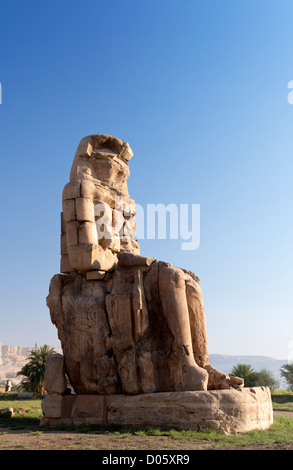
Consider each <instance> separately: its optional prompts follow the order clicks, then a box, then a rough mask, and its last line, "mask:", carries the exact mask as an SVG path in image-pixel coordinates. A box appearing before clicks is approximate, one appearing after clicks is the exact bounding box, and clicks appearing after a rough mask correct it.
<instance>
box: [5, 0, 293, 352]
mask: <svg viewBox="0 0 293 470" xmlns="http://www.w3.org/2000/svg"><path fill="white" fill-rule="evenodd" d="M292 18H293V3H292V1H291V0H282V2H280V1H277V0H275V1H272V0H246V1H237V2H236V1H235V0H222V1H221V2H219V1H217V0H214V1H203V0H201V1H199V0H192V1H191V0H184V1H182V0H180V1H179V0H178V1H174V0H156V1H154V0H148V1H147V2H140V1H137V0H136V1H134V0H125V1H120V0H119V1H118V0H116V1H113V0H107V1H97V0H96V1H89V0H84V1H83V2H80V1H74V0H71V1H67V0H63V1H62V2H60V1H58V2H57V1H56V0H52V1H50V2H40V1H36V0H31V1H29V2H24V1H20V0H19V1H15V0H9V1H7V0H6V1H5V0H4V1H2V2H1V13H0V23H1V24H0V82H1V84H2V104H1V105H0V136H1V138H0V152H1V176H2V177H1V210H2V216H1V225H2V228H1V232H0V242H1V263H0V269H1V303H0V309H1V322H0V342H1V343H2V344H11V345H23V346H31V345H34V343H35V342H37V343H38V344H39V345H42V344H44V343H47V344H50V345H55V346H58V345H59V342H58V339H57V332H56V329H55V327H54V326H53V325H52V324H51V321H50V316H49V311H48V309H47V307H46V296H47V294H48V287H49V282H50V278H51V277H52V276H53V275H54V274H55V273H58V272H59V259H60V258H59V233H60V223H59V221H60V211H61V195H62V190H63V187H64V185H65V184H66V183H67V182H68V181H69V172H70V167H71V163H72V160H73V156H74V153H75V150H76V147H77V145H78V143H79V141H80V139H81V138H83V137H84V136H86V135H88V134H91V133H107V134H111V135H115V136H117V137H119V138H122V139H125V140H126V141H128V142H129V144H130V146H131V147H132V149H133V152H134V158H133V159H132V160H131V162H130V171H131V176H130V179H129V191H130V194H131V197H133V198H134V199H135V200H136V201H137V202H138V203H140V204H141V205H146V204H148V203H163V204H169V203H175V204H200V207H201V243H200V247H199V249H197V250H195V251H182V250H181V247H180V241H178V240H171V241H168V240H167V241H162V240H149V241H148V240H142V241H141V252H142V254H144V255H148V256H154V257H156V258H158V259H161V260H165V261H169V262H171V263H172V264H174V265H176V266H180V267H183V268H187V269H190V270H192V271H194V272H195V273H196V274H197V275H198V276H199V278H200V279H201V285H202V289H203V294H204V302H205V309H206V320H207V328H208V343H209V350H210V353H219V354H257V355H268V356H271V357H275V358H279V359H287V357H288V354H290V346H289V345H290V341H292V340H293V315H292V314H293V312H292V300H293V289H292V284H293V276H292V265H293V256H292V240H293V237H292V235H293V223H292V212H293V211H292V209H293V207H292V200H293V199H292V196H293V190H292V172H293V158H292V151H293V106H292V105H290V104H289V103H288V100H287V96H288V93H289V90H288V88H287V85H288V82H289V81H290V80H293V46H292V45H293V27H292V25H293V23H292V21H293V20H292ZM291 354H292V351H291Z"/></svg>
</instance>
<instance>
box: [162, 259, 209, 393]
mask: <svg viewBox="0 0 293 470" xmlns="http://www.w3.org/2000/svg"><path fill="white" fill-rule="evenodd" d="M186 279H187V275H186V274H185V273H184V272H183V271H182V270H181V269H179V268H174V267H173V266H170V265H168V264H167V263H160V264H159V291H160V297H161V302H162V308H163V312H164V316H165V318H166V322H167V324H168V326H169V328H170V330H171V332H172V334H173V336H174V349H175V351H176V353H177V354H178V355H179V356H180V357H181V364H182V373H181V383H180V384H178V390H206V389H207V381H208V374H207V372H206V371H205V370H204V369H203V368H202V367H200V366H199V365H198V364H196V361H195V359H194V354H193V346H192V338H191V329H190V319H189V310H188V304H187V298H186V286H185V281H186Z"/></svg>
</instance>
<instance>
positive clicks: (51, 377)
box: [44, 354, 67, 394]
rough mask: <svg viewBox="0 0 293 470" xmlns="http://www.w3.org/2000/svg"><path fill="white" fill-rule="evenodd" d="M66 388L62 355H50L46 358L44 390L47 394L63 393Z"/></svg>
mask: <svg viewBox="0 0 293 470" xmlns="http://www.w3.org/2000/svg"><path fill="white" fill-rule="evenodd" d="M66 387H67V382H66V377H65V367H64V356H63V355H62V354H51V355H50V356H48V357H47V361H46V370H45V380H44V388H45V390H46V391H47V392H48V393H59V394H62V393H64V392H65V390H66Z"/></svg>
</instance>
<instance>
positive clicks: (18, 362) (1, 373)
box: [0, 344, 60, 384]
mask: <svg viewBox="0 0 293 470" xmlns="http://www.w3.org/2000/svg"><path fill="white" fill-rule="evenodd" d="M35 347H36V345H35ZM33 349H34V347H22V346H9V345H7V344H2V345H0V384H3V383H6V381H7V380H8V379H9V380H11V381H12V382H13V383H14V384H18V383H19V382H21V380H22V377H17V372H19V371H20V369H21V368H22V367H23V366H24V365H25V364H26V362H27V361H28V357H29V355H30V352H31V351H32V350H33ZM56 352H60V351H59V350H58V351H57V348H56Z"/></svg>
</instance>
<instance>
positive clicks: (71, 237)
mask: <svg viewBox="0 0 293 470" xmlns="http://www.w3.org/2000/svg"><path fill="white" fill-rule="evenodd" d="M78 226H79V223H78V222H77V221H76V220H73V221H71V222H67V223H66V243H67V247H68V246H71V245H77V244H78ZM67 250H68V248H67Z"/></svg>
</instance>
